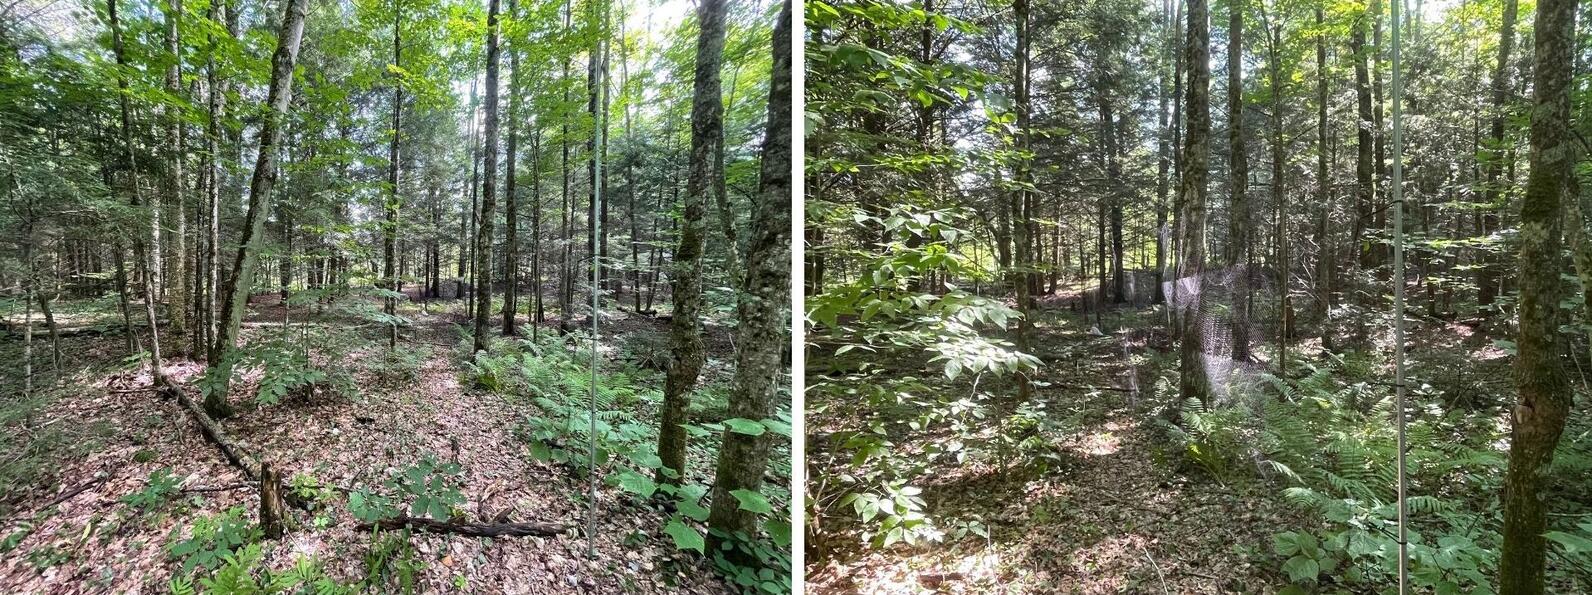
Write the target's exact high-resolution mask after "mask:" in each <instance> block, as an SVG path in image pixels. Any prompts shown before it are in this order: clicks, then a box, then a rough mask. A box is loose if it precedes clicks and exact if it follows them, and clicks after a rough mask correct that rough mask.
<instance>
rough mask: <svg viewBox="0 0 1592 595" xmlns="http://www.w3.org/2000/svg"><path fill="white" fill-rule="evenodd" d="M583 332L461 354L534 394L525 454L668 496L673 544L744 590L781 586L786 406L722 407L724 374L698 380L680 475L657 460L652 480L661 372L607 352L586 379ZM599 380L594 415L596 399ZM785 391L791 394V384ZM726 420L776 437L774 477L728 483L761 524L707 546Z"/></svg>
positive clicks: (481, 384)
mask: <svg viewBox="0 0 1592 595" xmlns="http://www.w3.org/2000/svg"><path fill="white" fill-rule="evenodd" d="M466 340H467V339H466ZM588 344H589V341H582V335H581V334H579V333H576V334H572V335H569V336H566V337H559V336H556V335H552V334H549V335H543V336H542V337H541V338H540V340H539V341H531V340H526V339H520V340H501V339H500V340H497V341H494V345H493V347H492V349H491V350H490V351H488V352H485V353H480V354H476V355H475V357H474V358H472V359H468V360H466V361H464V376H465V378H464V380H465V381H466V384H470V385H473V386H475V387H477V388H480V389H484V390H487V391H490V392H494V393H499V394H502V395H504V396H505V397H506V398H509V399H511V400H520V401H522V402H528V403H530V404H532V405H534V406H535V411H536V413H535V414H533V415H529V416H527V417H526V419H525V420H524V421H523V422H522V423H521V424H520V425H519V426H518V427H517V428H516V435H517V436H518V437H519V438H520V439H521V440H523V441H524V442H525V444H526V449H527V452H528V453H529V456H530V457H531V458H532V459H534V460H538V461H545V462H552V463H555V464H558V465H559V466H561V467H562V468H564V469H565V470H567V471H568V472H569V473H570V474H571V475H572V476H574V477H586V476H589V474H591V473H593V472H596V473H599V474H601V475H602V477H603V479H604V481H605V482H606V483H608V484H609V485H612V486H616V487H618V488H620V489H621V490H623V491H624V492H626V493H628V494H630V495H631V497H633V498H634V499H635V501H636V502H637V503H638V504H641V503H646V502H651V501H654V500H662V501H664V502H666V503H667V504H668V508H669V509H670V510H672V511H673V512H672V514H670V516H669V517H668V519H666V520H665V522H664V523H663V525H662V526H661V527H658V531H659V532H661V533H662V534H664V535H667V536H668V537H669V539H670V542H671V543H672V544H673V545H674V546H675V547H677V548H679V549H680V550H682V551H687V550H688V551H693V552H696V553H697V554H699V555H702V556H704V557H706V558H707V559H708V560H709V561H710V562H711V564H712V565H713V567H714V568H715V569H716V570H718V571H719V572H720V573H721V574H722V575H724V576H725V578H726V580H728V581H729V582H730V583H731V584H734V585H736V586H738V587H739V588H740V589H742V590H743V591H746V592H762V593H788V592H789V591H790V574H791V561H790V543H791V537H790V527H791V521H790V515H789V513H788V511H789V503H790V501H791V495H790V493H789V489H788V487H787V486H788V483H789V473H790V472H789V469H790V449H789V442H790V435H791V417H790V410H789V408H788V406H787V407H783V408H781V410H780V411H779V413H778V414H777V415H775V416H774V417H772V418H769V419H761V420H748V419H724V418H723V416H724V413H723V411H724V410H725V408H726V405H725V404H726V403H727V401H728V387H726V386H724V385H723V384H722V383H718V384H708V385H706V386H702V387H699V388H698V390H696V391H694V393H693V394H692V397H691V398H692V401H693V403H694V406H693V408H692V410H691V413H692V415H691V418H692V420H693V423H688V424H686V425H685V429H686V431H687V435H688V437H689V440H690V444H689V447H688V448H689V450H690V453H691V456H690V460H691V461H693V464H692V465H691V466H690V469H689V470H688V472H687V474H686V475H685V476H684V477H679V476H678V474H677V473H675V472H674V471H672V470H663V471H662V474H663V475H664V476H665V477H666V478H670V479H672V481H657V480H656V478H657V477H658V474H659V473H660V468H661V467H662V461H661V460H660V459H659V458H658V455H657V426H656V423H657V422H656V421H654V420H655V419H656V413H655V412H656V411H658V409H659V408H660V407H661V404H662V401H663V394H662V387H663V375H662V374H661V373H660V372H658V371H657V370H653V369H648V368H644V367H641V366H639V365H637V361H636V360H634V359H631V358H628V357H625V354H624V353H621V354H619V355H620V357H619V358H617V361H607V360H606V359H605V360H604V361H603V362H602V364H601V369H600V370H599V373H598V374H597V375H596V377H595V382H596V385H595V386H596V390H595V391H593V381H594V377H593V375H592V371H591V368H590V365H591V352H590V351H589V349H587V348H583V347H581V346H583V345H588ZM463 347H465V348H466V349H467V347H468V346H467V345H465V346H463ZM621 351H623V350H621ZM594 392H595V401H596V402H595V405H596V414H595V417H594V416H593V415H592V409H591V408H592V405H593V403H592V399H593V398H594ZM781 401H782V402H785V403H788V402H789V398H788V396H786V397H784V398H783V399H781ZM698 403H700V404H698ZM709 416H711V417H709ZM724 432H739V433H743V434H749V435H765V434H766V435H768V436H769V439H770V440H771V441H772V444H773V445H774V446H773V451H772V452H771V457H770V464H769V469H770V470H771V471H772V475H773V476H774V477H775V478H776V479H771V480H769V481H765V482H764V484H763V488H762V490H761V491H759V492H751V491H746V490H737V491H736V492H734V493H733V494H732V495H733V496H734V497H735V498H736V499H737V505H738V506H739V507H740V508H741V509H742V510H747V511H750V512H752V513H754V514H755V515H756V516H757V517H758V521H759V523H758V524H759V526H761V527H763V531H761V532H760V533H759V534H758V535H745V534H740V535H717V536H716V537H718V540H717V541H718V542H719V543H720V544H721V545H722V548H721V549H719V550H716V551H712V552H710V551H708V550H707V544H708V539H707V537H708V536H707V533H706V526H705V522H706V521H707V518H708V512H709V509H710V503H709V502H708V501H707V495H708V494H709V493H710V492H711V486H712V481H713V478H712V470H713V461H714V460H715V459H716V458H717V454H718V447H719V444H720V442H721V436H722V434H723V433H724ZM593 444H595V446H596V449H595V451H593V449H592V445H593Z"/></svg>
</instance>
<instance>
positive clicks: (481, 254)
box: [472, 0, 500, 352]
mask: <svg viewBox="0 0 1592 595" xmlns="http://www.w3.org/2000/svg"><path fill="white" fill-rule="evenodd" d="M499 51H500V48H499V47H498V0H488V2H487V13H486V126H485V133H486V141H485V143H486V151H485V153H484V154H483V155H482V157H481V161H482V164H481V169H482V172H481V173H482V175H483V177H482V181H481V213H480V219H481V221H480V230H481V231H480V233H479V234H478V235H479V239H478V240H477V242H476V256H475V278H476V283H475V296H474V297H475V345H474V347H473V349H472V350H473V351H475V352H482V351H486V349H487V345H488V341H487V331H489V330H490V328H489V323H488V319H489V318H490V314H491V312H489V311H490V310H491V309H492V260H491V254H492V223H493V221H492V219H493V218H494V217H495V216H496V215H497V150H498V52H499Z"/></svg>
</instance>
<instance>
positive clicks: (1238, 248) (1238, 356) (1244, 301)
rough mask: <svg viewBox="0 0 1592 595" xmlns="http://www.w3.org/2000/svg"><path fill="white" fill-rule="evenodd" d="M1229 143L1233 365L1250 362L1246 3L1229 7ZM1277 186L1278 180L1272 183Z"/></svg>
mask: <svg viewBox="0 0 1592 595" xmlns="http://www.w3.org/2000/svg"><path fill="white" fill-rule="evenodd" d="M1227 11H1228V16H1227V139H1228V141H1227V142H1228V157H1227V160H1228V164H1229V165H1228V170H1229V172H1228V174H1227V175H1228V178H1229V181H1230V183H1231V184H1232V191H1233V197H1232V206H1231V210H1232V213H1231V214H1230V215H1229V224H1228V228H1227V267H1228V274H1229V275H1230V276H1232V277H1233V279H1234V283H1235V285H1234V287H1233V337H1232V338H1233V351H1232V358H1233V361H1239V362H1247V361H1250V360H1251V359H1252V357H1251V356H1250V353H1249V304H1250V300H1251V288H1250V283H1249V266H1248V264H1249V250H1250V247H1249V234H1250V232H1249V227H1250V223H1249V217H1250V208H1249V198H1248V191H1249V156H1248V155H1247V154H1246V153H1245V146H1244V0H1232V1H1231V3H1229V4H1228V6H1227ZM1271 183H1272V184H1273V185H1275V184H1277V183H1278V180H1272V181H1271Z"/></svg>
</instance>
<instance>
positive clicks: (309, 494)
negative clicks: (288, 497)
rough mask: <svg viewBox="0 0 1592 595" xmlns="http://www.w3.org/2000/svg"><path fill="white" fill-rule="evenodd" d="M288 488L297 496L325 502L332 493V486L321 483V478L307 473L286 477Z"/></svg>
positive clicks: (329, 498) (330, 497)
mask: <svg viewBox="0 0 1592 595" xmlns="http://www.w3.org/2000/svg"><path fill="white" fill-rule="evenodd" d="M288 489H291V490H293V494H294V495H297V496H298V497H299V498H302V499H304V500H308V501H312V502H317V503H321V502H327V501H329V500H331V499H332V497H333V495H334V492H333V491H332V488H330V487H327V486H325V485H322V484H321V480H319V479H316V478H315V476H314V475H311V474H309V473H295V474H293V477H292V478H290V479H288Z"/></svg>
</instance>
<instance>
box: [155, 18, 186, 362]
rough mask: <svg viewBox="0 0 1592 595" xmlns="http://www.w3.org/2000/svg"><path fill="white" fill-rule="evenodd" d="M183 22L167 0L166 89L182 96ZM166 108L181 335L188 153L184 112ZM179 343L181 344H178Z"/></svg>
mask: <svg viewBox="0 0 1592 595" xmlns="http://www.w3.org/2000/svg"><path fill="white" fill-rule="evenodd" d="M181 21H182V0H168V3H167V10H166V22H165V25H166V38H165V42H166V53H168V54H171V64H169V65H167V66H166V92H167V93H170V94H171V95H172V96H173V97H180V96H181V94H182V46H181V44H180V42H181V39H180V38H179V37H178V33H177V30H178V26H179V24H180V23H181ZM166 109H167V113H166V149H167V153H166V169H167V172H166V173H167V175H166V194H167V196H169V197H170V198H171V202H172V204H173V205H176V208H177V225H178V227H177V232H176V233H175V234H174V235H175V240H176V243H177V248H176V250H177V258H176V260H175V261H174V263H173V265H172V274H171V276H169V277H167V279H169V280H170V281H168V282H169V283H170V284H171V287H170V288H169V291H170V296H169V297H170V300H169V304H170V306H169V307H170V308H172V309H173V311H172V312H171V313H170V315H171V328H170V329H169V330H170V331H171V332H172V333H175V334H179V335H180V334H182V333H184V332H185V329H186V327H187V325H186V324H185V317H184V315H183V312H184V311H185V310H184V309H185V308H186V307H187V305H188V296H187V292H186V291H185V287H186V285H185V284H186V283H187V279H188V275H187V273H186V272H185V271H184V267H183V259H184V258H185V257H186V254H185V250H184V245H183V244H184V238H183V236H184V235H185V234H184V231H185V230H184V228H183V227H184V225H183V224H184V221H185V220H184V219H183V214H182V213H183V193H182V183H183V180H182V178H183V169H182V161H183V159H184V158H185V157H186V152H185V150H184V148H183V135H182V114H181V113H180V109H179V108H177V107H175V106H169V107H167V108H166ZM155 210H156V212H157V213H158V212H159V210H160V209H159V206H158V205H157V206H156V209H155ZM159 238H160V223H159V219H158V218H157V219H156V221H155V239H156V241H157V242H158V241H159ZM155 254H156V257H155V266H156V267H157V268H158V267H159V266H160V258H159V249H158V248H157V249H156V252H155ZM178 345H181V344H180V343H179V344H178ZM179 349H180V347H179Z"/></svg>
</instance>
